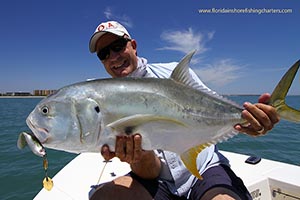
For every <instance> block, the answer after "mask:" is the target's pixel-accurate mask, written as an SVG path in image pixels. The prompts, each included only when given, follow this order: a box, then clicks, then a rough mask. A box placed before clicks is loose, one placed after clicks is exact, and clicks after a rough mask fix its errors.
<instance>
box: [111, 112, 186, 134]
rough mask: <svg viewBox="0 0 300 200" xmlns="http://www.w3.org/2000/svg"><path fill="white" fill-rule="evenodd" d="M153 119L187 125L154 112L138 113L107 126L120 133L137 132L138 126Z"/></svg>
mask: <svg viewBox="0 0 300 200" xmlns="http://www.w3.org/2000/svg"><path fill="white" fill-rule="evenodd" d="M153 121H164V122H167V123H171V124H176V125H180V126H186V125H185V124H184V123H182V122H180V121H178V120H176V119H174V118H168V117H164V116H158V115H152V114H136V115H131V116H128V117H124V118H121V119H119V120H116V121H114V122H112V123H110V124H108V125H107V127H109V128H112V129H113V130H114V131H116V132H119V133H126V134H132V133H135V131H136V129H137V127H138V126H140V125H142V124H146V123H149V122H153Z"/></svg>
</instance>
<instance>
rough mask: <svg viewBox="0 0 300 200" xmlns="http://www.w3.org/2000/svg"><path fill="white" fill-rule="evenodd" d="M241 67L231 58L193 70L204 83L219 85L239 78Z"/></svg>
mask: <svg viewBox="0 0 300 200" xmlns="http://www.w3.org/2000/svg"><path fill="white" fill-rule="evenodd" d="M243 68H244V67H242V66H240V65H237V64H235V63H234V61H233V60H231V59H223V60H219V61H216V62H215V63H213V64H207V65H206V66H205V67H203V68H198V69H195V72H196V73H197V74H198V76H199V77H200V78H201V80H202V81H203V82H205V83H206V84H208V85H214V86H217V87H220V86H224V85H226V84H229V83H231V82H233V81H235V80H237V79H238V78H240V77H241V76H242V70H243Z"/></svg>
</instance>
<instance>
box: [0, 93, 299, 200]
mask: <svg viewBox="0 0 300 200" xmlns="http://www.w3.org/2000/svg"><path fill="white" fill-rule="evenodd" d="M229 98H231V99H233V100H234V101H236V102H238V103H243V102H244V101H250V102H256V101H257V98H258V96H230V97H229ZM40 100H41V99H37V98H28V99H27V98H25V99H22V98H20V99H18V98H7V99H6V98H0V136H1V139H0V153H1V154H0V160H1V162H0V185H1V190H0V199H2V200H8V199H14V200H18V199H22V200H27V199H33V197H34V196H35V195H36V194H37V193H38V192H39V190H40V189H41V188H42V185H41V182H42V179H43V178H44V170H43V166H42V159H41V158H39V157H37V156H35V155H34V154H33V153H32V152H31V151H30V150H29V149H28V148H26V149H24V150H19V149H18V148H17V146H16V141H17V138H18V135H19V133H20V132H22V131H29V128H28V127H27V125H26V123H25V119H26V117H27V116H28V114H29V113H30V112H31V111H32V109H33V108H34V106H35V105H36V104H37V103H38V102H39V101H40ZM287 102H288V103H289V104H290V105H292V106H294V107H296V108H299V102H300V96H290V97H287ZM218 146H219V148H220V149H222V150H226V151H233V152H238V153H243V154H249V155H250V154H251V155H252V154H255V155H258V156H261V157H263V158H268V159H272V160H277V161H283V162H287V163H291V164H295V165H299V164H300V124H295V123H290V122H287V121H283V120H282V121H281V122H280V123H279V124H278V125H277V126H276V127H275V128H274V129H273V130H272V131H271V132H269V134H267V135H266V136H264V137H258V138H252V137H249V136H246V135H242V134H240V135H239V136H236V137H234V138H232V139H230V140H229V141H227V142H225V143H222V144H219V145H218ZM47 153H48V161H49V171H48V175H49V176H50V177H53V176H54V175H55V174H56V173H57V172H58V171H59V170H60V169H61V168H62V167H63V166H64V165H66V164H67V163H68V162H70V161H71V160H72V159H73V158H74V157H75V156H76V155H74V154H69V153H66V152H59V151H54V150H49V149H48V150H47Z"/></svg>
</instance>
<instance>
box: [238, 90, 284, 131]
mask: <svg viewBox="0 0 300 200" xmlns="http://www.w3.org/2000/svg"><path fill="white" fill-rule="evenodd" d="M270 97H271V96H270V94H267V93H266V94H263V95H261V96H260V97H259V99H258V103H256V104H251V103H249V102H245V103H244V105H243V106H244V108H245V110H243V112H242V117H243V118H244V119H245V120H247V121H248V125H246V126H242V125H240V124H237V125H235V127H234V128H235V129H236V130H237V131H239V132H244V133H246V134H248V135H252V136H260V135H264V134H266V133H267V132H268V131H269V130H271V129H272V128H273V126H274V125H275V124H276V123H277V122H279V116H278V114H277V112H276V110H275V108H274V107H272V106H270V105H267V104H266V103H267V102H268V100H269V99H270Z"/></svg>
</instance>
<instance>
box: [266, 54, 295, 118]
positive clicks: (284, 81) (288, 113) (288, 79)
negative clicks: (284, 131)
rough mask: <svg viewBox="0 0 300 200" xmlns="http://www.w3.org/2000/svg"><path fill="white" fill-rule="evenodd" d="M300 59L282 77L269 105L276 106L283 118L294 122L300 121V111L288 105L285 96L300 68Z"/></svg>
mask: <svg viewBox="0 0 300 200" xmlns="http://www.w3.org/2000/svg"><path fill="white" fill-rule="evenodd" d="M299 65H300V60H298V61H297V62H296V63H295V64H294V65H293V66H292V67H291V68H290V69H289V70H288V71H287V72H286V73H285V75H284V76H283V77H282V78H281V80H280V82H279V83H278V85H277V86H276V88H275V89H274V91H273V93H272V95H271V99H270V101H269V105H272V106H273V107H275V108H276V111H277V113H278V114H279V116H280V117H281V118H283V119H286V120H288V121H293V122H300V111H299V110H297V109H295V108H292V107H290V106H288V105H287V104H286V103H285V97H286V95H287V93H288V91H289V89H290V87H291V85H292V82H293V80H294V78H295V76H296V74H297V71H298V69H299Z"/></svg>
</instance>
